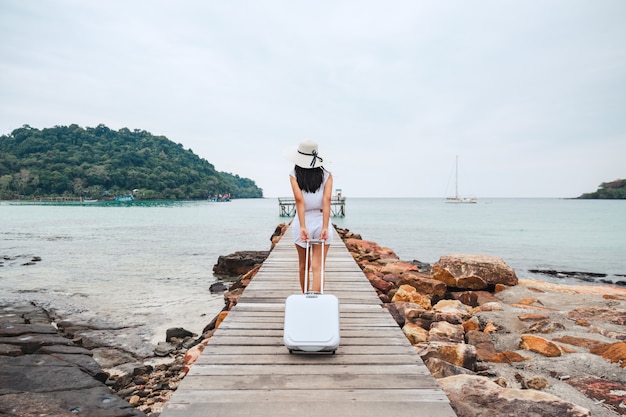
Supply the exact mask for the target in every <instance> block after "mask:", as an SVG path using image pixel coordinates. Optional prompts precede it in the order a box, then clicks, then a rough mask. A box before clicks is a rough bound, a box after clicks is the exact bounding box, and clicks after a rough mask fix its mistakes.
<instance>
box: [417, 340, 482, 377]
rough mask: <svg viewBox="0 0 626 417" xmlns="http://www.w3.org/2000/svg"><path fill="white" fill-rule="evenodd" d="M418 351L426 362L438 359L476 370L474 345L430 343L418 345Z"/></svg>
mask: <svg viewBox="0 0 626 417" xmlns="http://www.w3.org/2000/svg"><path fill="white" fill-rule="evenodd" d="M416 351H417V353H418V355H420V356H421V358H422V360H424V361H426V360H428V359H429V358H437V359H441V360H443V361H446V362H448V363H451V364H452V365H456V366H462V367H463V368H466V369H469V370H471V371H473V370H474V369H476V347H474V346H472V345H466V344H462V343H460V344H456V343H448V342H430V343H421V344H419V345H417V346H416Z"/></svg>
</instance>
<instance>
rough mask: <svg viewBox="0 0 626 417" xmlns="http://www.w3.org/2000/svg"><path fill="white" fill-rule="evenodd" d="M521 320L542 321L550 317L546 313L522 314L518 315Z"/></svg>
mask: <svg viewBox="0 0 626 417" xmlns="http://www.w3.org/2000/svg"><path fill="white" fill-rule="evenodd" d="M517 318H518V319H519V320H520V321H541V320H547V319H549V318H550V317H549V316H546V315H545V314H522V315H521V316H517Z"/></svg>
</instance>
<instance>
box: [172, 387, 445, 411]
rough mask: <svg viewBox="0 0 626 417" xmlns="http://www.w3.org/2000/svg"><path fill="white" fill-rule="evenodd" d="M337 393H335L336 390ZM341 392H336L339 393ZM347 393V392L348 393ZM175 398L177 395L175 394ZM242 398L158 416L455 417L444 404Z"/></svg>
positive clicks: (181, 408) (174, 408)
mask: <svg viewBox="0 0 626 417" xmlns="http://www.w3.org/2000/svg"><path fill="white" fill-rule="evenodd" d="M336 392H337V391H336ZM339 393H340V392H337V394H339ZM348 394H349V392H348ZM174 397H176V395H174ZM240 397H241V399H240V400H237V401H232V402H211V403H209V404H207V403H204V402H195V403H192V404H178V403H175V402H174V403H173V404H172V405H171V406H169V405H168V407H167V408H166V410H165V411H164V412H163V413H161V417H193V416H203V417H250V416H254V417H278V416H298V417H319V416H325V417H333V416H338V417H380V416H393V417H400V416H412V417H414V416H418V415H419V416H420V417H456V414H455V413H454V411H452V408H451V407H450V404H449V403H448V402H447V401H429V402H415V401H408V400H405V401H357V400H352V399H351V398H350V396H349V395H346V396H345V398H347V400H345V401H338V400H337V399H335V400H330V401H316V400H315V393H311V398H312V399H310V400H308V401H288V400H286V401H281V402H277V401H264V402H259V401H246V398H245V391H244V393H242V394H240Z"/></svg>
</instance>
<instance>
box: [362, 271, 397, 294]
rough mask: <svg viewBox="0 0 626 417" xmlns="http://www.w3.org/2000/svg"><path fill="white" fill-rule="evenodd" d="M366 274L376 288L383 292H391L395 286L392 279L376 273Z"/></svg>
mask: <svg viewBox="0 0 626 417" xmlns="http://www.w3.org/2000/svg"><path fill="white" fill-rule="evenodd" d="M366 276H367V279H368V280H369V282H370V284H371V285H372V287H374V288H376V289H377V290H378V291H380V292H382V293H387V292H389V290H391V289H392V288H394V284H393V282H392V281H389V280H386V279H383V278H381V277H379V276H378V275H376V274H367V275H366Z"/></svg>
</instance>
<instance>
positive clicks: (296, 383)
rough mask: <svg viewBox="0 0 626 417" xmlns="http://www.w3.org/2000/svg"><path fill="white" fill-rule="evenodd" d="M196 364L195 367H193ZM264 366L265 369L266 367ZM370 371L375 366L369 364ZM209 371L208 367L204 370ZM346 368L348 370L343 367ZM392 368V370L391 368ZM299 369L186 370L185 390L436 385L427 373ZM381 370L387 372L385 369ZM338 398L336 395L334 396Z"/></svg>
mask: <svg viewBox="0 0 626 417" xmlns="http://www.w3.org/2000/svg"><path fill="white" fill-rule="evenodd" d="M194 367H195V366H194ZM265 368H268V367H267V366H265ZM369 370H370V371H373V370H375V368H372V367H369ZM207 371H208V370H207ZM346 371H348V370H346ZM391 371H393V369H391ZM296 372H298V369H295V367H294V369H293V370H292V374H284V373H280V374H279V373H254V374H253V373H246V374H243V375H241V374H235V375H216V374H213V373H208V374H206V375H205V374H198V373H197V372H196V373H194V374H192V373H189V374H188V375H187V376H186V377H185V379H184V381H186V382H185V384H186V385H185V389H188V390H206V391H214V390H240V391H242V393H243V392H245V391H246V389H245V388H246V387H253V388H255V389H264V390H282V389H304V390H318V389H343V390H347V389H353V390H357V389H360V390H374V389H377V388H381V387H385V388H387V389H400V390H402V389H411V388H413V389H415V388H429V389H434V388H437V383H436V382H435V381H433V380H431V379H430V378H425V376H426V375H424V374H422V375H413V377H411V376H412V375H411V374H408V373H407V374H399V373H393V374H386V373H381V372H383V370H382V369H378V372H369V373H362V374H359V373H356V370H350V372H344V373H337V372H333V371H332V370H331V371H330V372H331V373H326V374H303V373H296ZM384 372H387V370H386V369H385V370H384ZM337 399H339V398H337Z"/></svg>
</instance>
